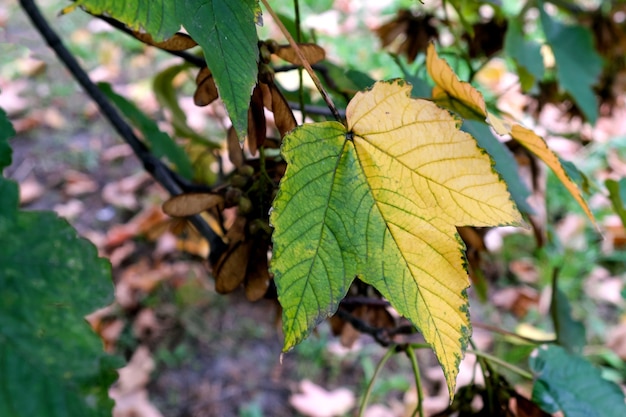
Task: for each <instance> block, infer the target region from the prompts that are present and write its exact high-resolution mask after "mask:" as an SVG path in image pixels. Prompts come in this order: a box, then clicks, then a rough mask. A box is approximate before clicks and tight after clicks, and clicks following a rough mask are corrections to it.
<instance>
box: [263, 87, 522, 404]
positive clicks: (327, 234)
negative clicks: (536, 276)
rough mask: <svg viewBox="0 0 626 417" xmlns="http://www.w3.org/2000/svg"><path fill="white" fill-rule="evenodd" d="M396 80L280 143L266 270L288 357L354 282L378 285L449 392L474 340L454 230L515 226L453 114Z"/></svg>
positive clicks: (488, 165)
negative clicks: (340, 116) (282, 162)
mask: <svg viewBox="0 0 626 417" xmlns="http://www.w3.org/2000/svg"><path fill="white" fill-rule="evenodd" d="M410 91H411V86H410V85H409V84H406V83H404V82H403V81H400V80H395V81H391V82H379V83H377V84H375V85H374V87H373V88H372V89H371V90H369V91H367V92H364V93H358V94H357V95H356V96H355V97H354V98H353V99H352V101H351V102H350V103H349V105H348V107H347V110H346V119H347V127H346V126H344V125H343V124H341V123H338V122H324V123H317V124H307V125H304V126H301V127H299V128H297V129H296V130H295V131H293V132H292V133H291V134H289V135H288V136H287V137H286V138H285V141H284V144H283V147H282V152H283V154H284V156H285V159H286V160H287V163H288V167H287V171H286V173H285V176H284V178H283V180H282V182H281V186H280V191H279V193H278V195H277V197H276V200H275V201H274V207H273V211H272V214H271V222H272V224H273V226H274V227H275V231H274V235H273V241H274V256H273V259H272V265H271V269H272V271H273V273H274V276H275V281H276V285H277V288H278V294H279V300H280V302H281V304H282V306H283V328H284V332H285V349H289V348H291V347H292V346H294V345H295V344H297V343H298V342H299V341H301V340H302V339H303V338H304V337H305V336H306V335H307V334H308V332H309V331H310V330H311V329H312V328H313V327H314V326H315V325H316V324H318V323H319V322H320V321H321V320H323V319H324V318H325V317H327V316H329V315H330V314H332V313H333V312H334V311H335V310H336V308H337V306H338V303H339V302H340V301H341V299H342V298H343V297H344V296H345V294H346V291H347V289H348V287H349V285H350V283H351V282H352V280H353V279H354V277H356V276H358V277H359V278H360V279H361V280H363V281H365V282H367V283H369V284H371V285H373V286H374V287H375V288H377V289H378V290H379V291H380V292H381V293H382V294H383V296H384V297H386V298H387V299H388V300H389V301H390V302H391V304H392V305H393V306H394V307H395V308H396V309H397V310H398V311H399V312H400V313H401V314H403V315H404V316H405V317H407V318H408V319H409V320H410V321H411V322H412V323H413V324H415V326H417V328H418V329H419V330H420V331H421V332H422V334H423V336H424V338H425V340H426V341H427V342H428V343H429V344H430V345H431V346H432V347H433V350H434V351H435V354H436V355H437V357H438V359H439V361H440V363H441V365H442V367H443V370H444V373H445V375H446V379H447V383H448V387H449V389H450V393H451V394H452V393H453V392H454V387H455V381H456V375H457V373H458V365H459V361H460V359H461V358H462V356H463V352H464V349H465V347H466V344H467V342H468V339H469V336H470V333H471V332H470V322H469V316H468V301H467V297H466V294H465V290H466V288H467V287H468V286H469V279H468V276H467V272H466V270H465V268H464V256H463V250H464V245H463V242H462V241H461V239H460V238H459V236H458V234H457V232H456V226H467V225H473V226H495V225H504V224H517V223H519V222H520V214H519V212H518V211H517V209H516V208H515V205H514V204H513V203H512V201H511V199H510V195H509V193H508V192H507V189H506V185H505V184H504V182H503V181H501V180H500V178H499V177H498V175H497V174H496V173H495V172H494V171H493V169H492V162H491V160H490V158H489V156H488V155H487V154H485V153H484V152H483V151H482V150H481V149H479V148H478V147H477V145H476V142H475V140H474V139H473V138H472V137H471V136H470V135H468V134H467V133H464V132H462V131H460V130H459V122H458V120H457V119H455V118H454V117H453V116H451V115H450V114H449V112H448V111H446V110H443V109H441V108H439V107H438V106H437V105H435V104H434V103H432V102H430V101H426V100H413V99H411V98H410Z"/></svg>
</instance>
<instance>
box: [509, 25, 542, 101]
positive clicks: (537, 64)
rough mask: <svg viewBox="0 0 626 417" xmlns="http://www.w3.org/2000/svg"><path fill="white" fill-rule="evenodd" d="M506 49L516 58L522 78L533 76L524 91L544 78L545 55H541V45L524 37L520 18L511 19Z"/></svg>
mask: <svg viewBox="0 0 626 417" xmlns="http://www.w3.org/2000/svg"><path fill="white" fill-rule="evenodd" d="M504 51H505V52H506V53H507V54H508V55H509V56H510V57H511V58H513V59H514V60H515V63H516V65H517V66H518V73H519V74H520V79H525V78H527V77H524V76H527V75H530V76H531V79H532V80H531V82H530V83H528V82H526V83H525V85H524V91H527V90H529V89H530V87H532V85H533V84H534V81H536V80H541V79H542V78H543V74H544V70H545V69H544V67H543V57H542V56H541V45H540V44H539V43H537V42H535V41H532V40H527V39H525V38H524V33H523V31H522V22H521V21H520V20H519V18H512V19H509V22H508V28H507V31H506V35H505V37H504ZM520 70H521V71H520ZM524 70H525V71H524ZM529 84H530V85H529Z"/></svg>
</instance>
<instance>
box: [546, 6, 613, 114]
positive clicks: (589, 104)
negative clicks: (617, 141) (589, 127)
mask: <svg viewBox="0 0 626 417" xmlns="http://www.w3.org/2000/svg"><path fill="white" fill-rule="evenodd" d="M540 3H542V2H540ZM539 10H540V11H541V24H542V26H543V31H544V32H545V35H546V41H547V42H548V45H550V48H552V52H553V53H554V59H555V61H556V70H557V76H558V79H559V84H560V85H561V87H563V89H564V90H565V91H567V92H568V93H570V94H571V96H572V98H573V99H574V101H575V102H576V104H578V106H579V107H580V109H581V110H582V112H583V114H584V115H585V117H586V118H587V120H588V121H589V122H590V123H591V124H594V123H595V122H596V120H597V118H598V100H597V98H596V96H595V94H594V92H593V85H594V84H595V83H596V82H597V81H598V77H599V76H600V73H601V72H602V66H603V62H602V58H601V57H600V55H598V53H597V52H596V50H595V48H594V46H593V35H592V34H591V31H590V30H589V29H588V28H586V27H584V26H580V25H565V24H563V23H561V22H558V21H556V20H554V19H553V18H552V17H550V15H549V14H548V13H546V12H545V10H544V9H543V5H542V4H540V7H539Z"/></svg>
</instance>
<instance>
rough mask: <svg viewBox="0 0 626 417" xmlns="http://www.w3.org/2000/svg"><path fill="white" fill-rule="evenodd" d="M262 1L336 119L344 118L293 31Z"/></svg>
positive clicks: (339, 120)
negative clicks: (303, 52) (294, 36)
mask: <svg viewBox="0 0 626 417" xmlns="http://www.w3.org/2000/svg"><path fill="white" fill-rule="evenodd" d="M261 3H263V5H264V6H265V9H266V10H267V12H268V13H269V14H270V16H272V19H274V23H276V26H278V28H279V29H280V31H281V32H282V34H283V35H285V38H287V41H289V45H291V47H292V48H293V50H294V51H295V53H296V56H297V57H298V58H299V59H300V61H301V62H302V66H304V69H306V72H307V73H308V74H309V76H310V77H311V79H312V80H313V83H314V84H315V87H316V88H317V90H318V91H319V92H320V94H321V95H322V98H323V99H324V101H325V102H326V105H327V106H328V108H329V109H330V111H331V112H332V114H333V116H334V117H335V119H336V120H337V121H338V122H341V121H342V118H341V115H340V114H339V111H338V110H337V107H336V106H335V103H333V100H332V98H331V97H330V95H329V94H328V92H327V91H326V89H325V88H324V86H323V85H322V82H321V81H320V79H319V77H318V76H317V74H315V71H313V68H311V64H309V61H308V60H307V59H306V57H305V56H304V55H303V54H302V50H301V49H300V47H299V46H298V44H297V43H296V41H295V40H294V39H293V36H291V33H289V31H288V30H287V28H285V25H283V22H281V21H280V19H279V18H278V15H277V14H276V12H275V11H274V9H272V7H271V6H270V5H269V3H268V2H267V0H261Z"/></svg>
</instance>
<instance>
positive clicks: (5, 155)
mask: <svg viewBox="0 0 626 417" xmlns="http://www.w3.org/2000/svg"><path fill="white" fill-rule="evenodd" d="M14 135H15V129H13V126H12V125H11V122H9V119H8V118H7V115H6V113H5V112H4V110H3V109H0V174H2V170H3V169H4V168H6V167H8V166H9V165H11V154H12V151H11V147H10V146H9V139H10V138H12V137H13V136H14ZM0 195H4V194H0Z"/></svg>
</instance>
